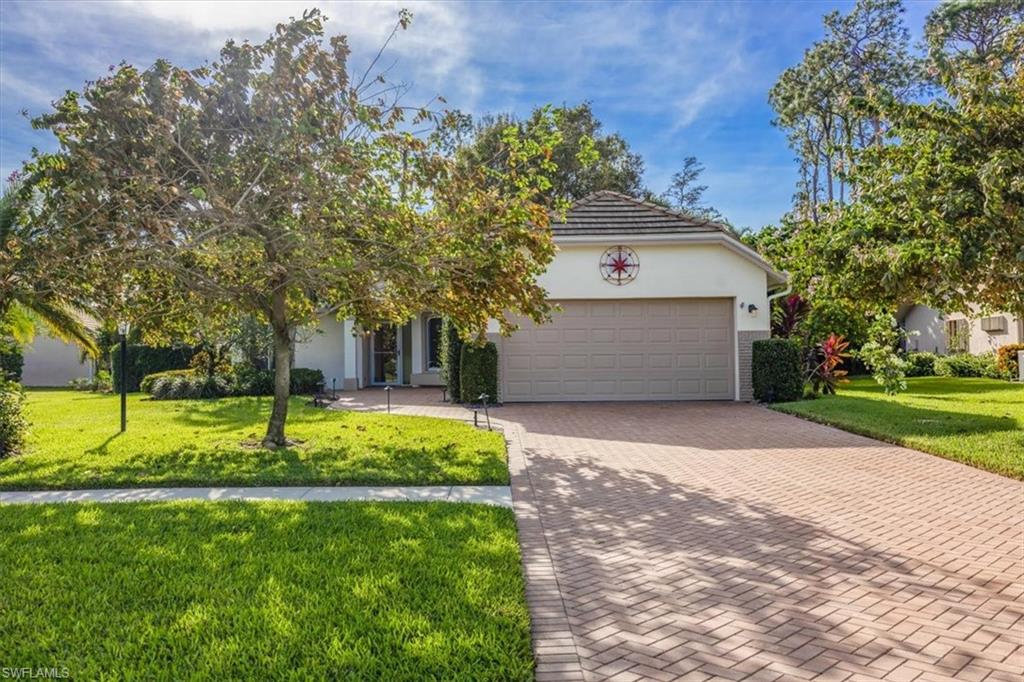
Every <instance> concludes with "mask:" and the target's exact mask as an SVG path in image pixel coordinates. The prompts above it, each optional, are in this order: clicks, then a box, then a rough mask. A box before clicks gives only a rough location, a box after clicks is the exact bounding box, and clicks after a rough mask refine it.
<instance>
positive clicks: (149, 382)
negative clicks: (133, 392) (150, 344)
mask: <svg viewBox="0 0 1024 682" xmlns="http://www.w3.org/2000/svg"><path fill="white" fill-rule="evenodd" d="M198 374H199V373H198V372H196V371H195V370H194V369H169V370H167V371H166V372H153V373H152V374H147V375H146V376H144V377H142V381H140V382H139V390H141V391H142V392H143V393H152V392H153V384H154V383H155V382H156V380H157V379H164V378H166V377H192V376H197V375H198Z"/></svg>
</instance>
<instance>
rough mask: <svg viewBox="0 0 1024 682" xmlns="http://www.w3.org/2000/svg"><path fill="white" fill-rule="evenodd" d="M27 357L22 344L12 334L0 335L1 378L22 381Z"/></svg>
mask: <svg viewBox="0 0 1024 682" xmlns="http://www.w3.org/2000/svg"><path fill="white" fill-rule="evenodd" d="M24 366H25V357H24V355H22V352H21V345H20V344H19V343H18V342H17V341H15V340H14V339H13V338H11V337H10V336H2V337H0V379H7V380H10V381H21V370H22V368H23V367H24Z"/></svg>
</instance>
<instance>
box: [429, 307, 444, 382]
mask: <svg viewBox="0 0 1024 682" xmlns="http://www.w3.org/2000/svg"><path fill="white" fill-rule="evenodd" d="M427 369H431V370H438V369H441V318H440V317H431V318H429V319H427Z"/></svg>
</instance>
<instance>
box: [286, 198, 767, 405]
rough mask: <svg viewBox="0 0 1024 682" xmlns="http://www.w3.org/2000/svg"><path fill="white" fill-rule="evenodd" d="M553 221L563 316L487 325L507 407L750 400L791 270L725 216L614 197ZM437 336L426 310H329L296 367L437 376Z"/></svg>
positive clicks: (356, 383)
mask: <svg viewBox="0 0 1024 682" xmlns="http://www.w3.org/2000/svg"><path fill="white" fill-rule="evenodd" d="M551 229H552V233H553V236H554V241H555V244H556V246H557V247H558V250H557V255H556V256H555V258H554V260H553V262H552V263H551V265H550V266H549V267H548V269H547V271H546V272H545V273H544V275H543V276H542V277H541V278H540V284H541V285H542V286H543V287H544V288H545V289H546V290H547V292H548V294H549V296H550V298H551V300H552V301H554V302H555V303H557V304H558V305H559V306H560V308H561V309H560V311H559V312H556V313H555V314H554V317H553V319H552V320H551V321H550V322H549V323H547V324H544V325H536V324H534V323H532V322H530V321H529V320H526V319H522V320H517V322H518V324H519V325H520V328H519V330H518V331H516V332H515V333H514V334H512V335H511V336H510V337H507V338H503V337H501V336H500V335H499V334H498V333H497V330H498V327H497V324H496V323H494V324H493V325H492V327H491V328H490V329H489V334H488V336H489V338H491V339H492V340H493V341H495V343H496V344H497V347H498V357H499V383H500V389H499V390H500V392H501V396H500V399H501V400H502V401H503V402H523V401H584V400H750V399H751V397H752V389H751V368H750V362H751V344H752V343H753V341H754V340H755V339H766V338H768V337H769V335H770V319H769V317H770V316H769V305H768V304H769V296H770V295H771V294H772V293H773V290H775V291H779V292H780V293H781V290H782V289H783V288H784V287H785V285H786V278H785V276H784V275H783V274H781V273H779V272H776V271H775V270H774V269H773V268H772V267H771V266H770V265H769V264H768V263H767V262H765V260H764V259H762V258H761V256H759V255H758V254H757V252H755V251H754V250H752V249H751V248H749V247H748V246H746V245H745V244H743V243H742V242H741V241H740V240H739V239H737V238H736V237H735V235H733V234H732V233H731V232H730V231H729V230H728V229H727V228H725V227H724V226H722V225H719V224H717V223H713V222H707V221H700V220H695V219H694V218H692V217H690V216H686V215H683V214H680V213H677V212H674V211H671V210H668V209H665V208H663V207H661V206H658V205H655V204H652V203H647V202H644V201H638V200H636V199H633V198H631V197H628V196H625V195H622V194H618V193H615V192H608V191H603V192H596V193H594V194H591V195H590V196H587V197H585V198H584V199H581V200H580V201H578V202H576V203H575V204H574V205H573V206H572V207H571V209H570V210H569V211H568V213H567V215H566V216H565V220H564V222H558V223H555V224H553V225H552V226H551ZM440 339H441V320H440V318H439V317H437V316H436V315H433V314H431V313H423V314H422V315H418V316H416V317H415V318H413V319H412V320H410V321H409V322H407V323H405V324H403V325H400V326H397V327H395V326H389V327H384V328H381V329H377V330H375V331H372V332H366V333H359V332H358V329H357V327H356V325H355V323H354V322H353V321H352V320H344V321H337V320H335V319H333V318H325V319H324V320H322V324H321V326H320V329H319V330H318V332H317V333H316V334H314V335H313V336H312V337H311V338H310V339H309V340H308V341H307V342H305V343H301V344H299V345H298V346H297V348H296V352H295V365H296V366H299V367H312V368H319V369H321V370H322V371H323V373H324V378H325V380H326V384H327V386H328V387H331V386H332V385H335V386H337V388H339V389H344V390H356V389H360V388H363V387H366V386H371V385H381V384H389V385H398V384H405V385H413V386H432V385H440V383H441V382H440V377H439V370H440V357H439V348H440Z"/></svg>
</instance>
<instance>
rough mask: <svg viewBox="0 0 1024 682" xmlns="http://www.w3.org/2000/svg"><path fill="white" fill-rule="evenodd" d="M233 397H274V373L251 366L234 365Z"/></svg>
mask: <svg viewBox="0 0 1024 682" xmlns="http://www.w3.org/2000/svg"><path fill="white" fill-rule="evenodd" d="M232 392H233V393H234V394H235V395H274V372H273V370H269V369H256V368H255V367H253V366H252V365H249V364H245V365H236V366H235V368H234V372H233V376H232Z"/></svg>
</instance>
